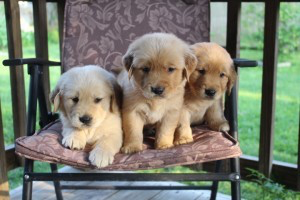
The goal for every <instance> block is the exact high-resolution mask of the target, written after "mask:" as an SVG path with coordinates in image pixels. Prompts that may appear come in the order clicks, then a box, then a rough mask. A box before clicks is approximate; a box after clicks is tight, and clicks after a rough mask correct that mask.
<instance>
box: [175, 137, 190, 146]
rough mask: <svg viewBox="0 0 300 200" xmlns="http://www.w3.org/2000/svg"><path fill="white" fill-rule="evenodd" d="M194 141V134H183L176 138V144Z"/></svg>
mask: <svg viewBox="0 0 300 200" xmlns="http://www.w3.org/2000/svg"><path fill="white" fill-rule="evenodd" d="M193 141H194V139H193V137H192V136H181V137H179V138H177V139H175V140H174V145H180V144H186V143H190V142H193Z"/></svg>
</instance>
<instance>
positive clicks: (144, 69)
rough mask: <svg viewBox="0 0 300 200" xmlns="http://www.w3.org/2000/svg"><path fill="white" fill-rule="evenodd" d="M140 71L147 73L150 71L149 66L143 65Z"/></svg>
mask: <svg viewBox="0 0 300 200" xmlns="http://www.w3.org/2000/svg"><path fill="white" fill-rule="evenodd" d="M142 71H143V72H144V73H149V72H150V67H143V68H142Z"/></svg>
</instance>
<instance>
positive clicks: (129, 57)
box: [123, 53, 133, 79]
mask: <svg viewBox="0 0 300 200" xmlns="http://www.w3.org/2000/svg"><path fill="white" fill-rule="evenodd" d="M132 62H133V55H132V53H127V54H126V55H125V56H124V57H123V65H124V66H125V68H126V70H127V71H128V78H129V79H130V78H131V76H132V71H133V67H132Z"/></svg>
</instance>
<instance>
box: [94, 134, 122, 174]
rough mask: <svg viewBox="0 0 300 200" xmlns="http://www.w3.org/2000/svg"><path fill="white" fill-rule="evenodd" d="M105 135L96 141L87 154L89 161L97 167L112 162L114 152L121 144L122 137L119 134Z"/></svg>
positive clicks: (116, 151)
mask: <svg viewBox="0 0 300 200" xmlns="http://www.w3.org/2000/svg"><path fill="white" fill-rule="evenodd" d="M106 135H107V136H104V137H103V138H101V139H100V140H98V141H97V142H96V144H95V145H94V148H93V150H92V151H91V152H90V155H89V161H90V162H91V163H92V164H93V165H95V166H97V167H98V168H100V167H106V166H107V165H110V164H112V163H113V161H114V156H115V154H116V153H118V152H119V151H120V148H121V146H122V137H120V135H119V134H115V133H112V134H106Z"/></svg>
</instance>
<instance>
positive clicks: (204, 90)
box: [174, 43, 236, 145]
mask: <svg viewBox="0 0 300 200" xmlns="http://www.w3.org/2000/svg"><path fill="white" fill-rule="evenodd" d="M192 49H193V51H194V53H195V55H196V57H197V59H198V64H197V67H196V69H195V71H194V72H193V73H192V74H191V76H190V79H189V82H188V83H187V85H186V88H185V89H186V93H185V97H184V106H183V109H182V112H181V117H180V121H179V125H178V128H177V129H176V133H175V139H174V144H175V145H178V144H183V143H187V142H191V141H193V137H192V130H191V127H190V125H199V124H202V123H203V122H206V123H207V124H208V126H209V128H211V129H212V130H216V131H228V130H229V125H228V122H227V120H226V119H225V117H224V112H223V102H222V97H223V95H224V93H225V92H226V91H227V92H228V93H230V91H231V89H232V87H233V85H234V82H235V80H236V72H235V69H234V66H233V61H232V59H231V57H230V55H229V54H228V52H227V51H226V50H225V49H224V48H222V47H221V46H219V45H218V44H215V43H197V44H194V45H192Z"/></svg>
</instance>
